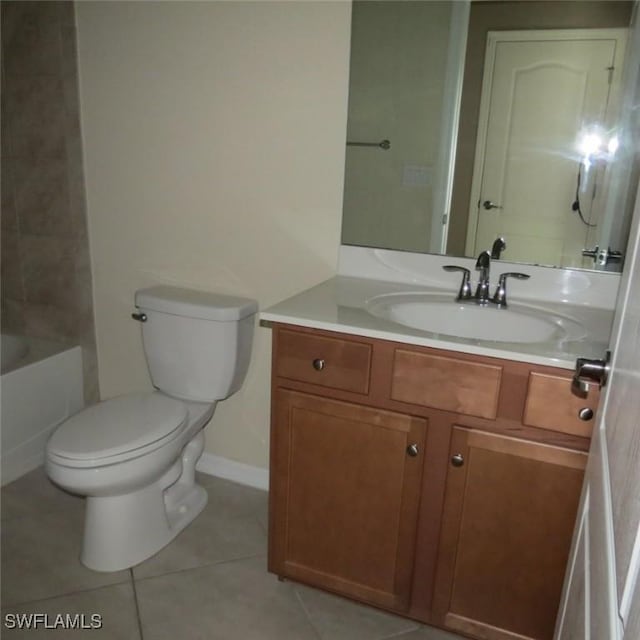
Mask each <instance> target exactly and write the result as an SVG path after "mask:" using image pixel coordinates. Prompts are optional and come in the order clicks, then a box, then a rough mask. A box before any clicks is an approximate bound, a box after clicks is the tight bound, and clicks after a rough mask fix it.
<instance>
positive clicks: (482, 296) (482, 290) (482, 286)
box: [475, 251, 491, 304]
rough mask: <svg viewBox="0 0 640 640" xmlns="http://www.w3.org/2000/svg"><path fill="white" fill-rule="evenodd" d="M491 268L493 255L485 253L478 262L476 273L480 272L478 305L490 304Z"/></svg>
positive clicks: (476, 296) (476, 298)
mask: <svg viewBox="0 0 640 640" xmlns="http://www.w3.org/2000/svg"><path fill="white" fill-rule="evenodd" d="M490 267H491V254H490V253H489V252H488V251H483V252H482V253H481V254H480V255H479V256H478V259H477V260H476V271H479V272H480V277H479V278H478V286H477V288H476V295H475V300H476V302H477V303H478V304H487V303H488V302H489V270H490Z"/></svg>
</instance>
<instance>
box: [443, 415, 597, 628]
mask: <svg viewBox="0 0 640 640" xmlns="http://www.w3.org/2000/svg"><path fill="white" fill-rule="evenodd" d="M449 456H450V465H449V470H448V472H447V482H446V494H445V500H444V509H443V513H442V530H441V531H442V535H441V544H440V550H439V554H438V568H437V578H436V587H435V595H434V602H433V610H434V615H435V616H436V618H437V619H438V621H439V622H440V623H441V624H442V625H443V626H446V627H447V628H449V629H455V630H457V631H461V632H463V633H467V634H469V635H475V636H477V637H480V638H500V639H502V638H504V639H505V640H506V639H507V638H509V639H513V640H516V639H517V638H551V637H552V636H553V630H554V625H555V617H556V610H557V607H558V603H559V601H560V593H561V590H562V583H563V580H564V569H565V565H566V563H567V558H568V554H569V544H570V541H571V536H572V534H573V526H574V521H575V518H576V513H577V508H578V498H579V495H580V489H581V486H582V477H583V473H584V469H585V466H586V458H587V454H586V453H584V452H582V451H574V450H571V449H566V448H562V447H556V446H552V445H547V444H541V443H538V442H527V441H526V440H520V439H516V438H510V437H507V436H503V435H499V434H495V433H486V432H483V431H480V430H477V429H468V428H466V427H459V426H455V427H453V430H452V435H451V447H450V449H449Z"/></svg>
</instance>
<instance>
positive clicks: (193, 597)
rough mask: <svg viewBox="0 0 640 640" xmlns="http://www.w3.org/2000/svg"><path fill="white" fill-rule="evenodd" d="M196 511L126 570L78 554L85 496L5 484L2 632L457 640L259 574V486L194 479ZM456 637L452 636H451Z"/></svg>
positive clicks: (131, 637) (26, 480)
mask: <svg viewBox="0 0 640 640" xmlns="http://www.w3.org/2000/svg"><path fill="white" fill-rule="evenodd" d="M200 482H201V483H202V484H203V486H205V487H206V488H207V491H208V492H209V503H208V505H207V507H206V509H205V510H204V512H203V513H202V514H201V515H200V516H199V517H198V518H197V519H196V520H195V521H194V522H193V523H192V524H191V525H190V526H189V527H188V528H187V529H186V530H185V531H183V532H182V533H181V534H180V535H179V536H178V537H177V538H176V539H175V540H174V541H173V542H172V543H171V544H170V545H169V546H167V547H166V548H165V549H163V550H162V551H161V552H160V553H158V554H157V555H155V556H154V557H153V558H150V559H149V560H147V561H146V562H143V563H142V564H140V565H138V566H136V567H134V568H133V569H132V570H128V571H118V572H114V573H96V572H93V571H90V570H88V569H86V568H85V567H83V566H82V565H81V564H80V561H79V560H78V554H79V549H80V540H81V532H82V523H83V510H84V505H83V500H82V499H81V498H77V497H74V496H71V495H68V494H66V493H64V492H63V491H60V490H58V489H57V488H56V487H54V486H53V485H52V484H51V483H50V482H49V481H48V479H47V478H46V476H45V474H44V472H43V470H42V469H36V470H35V471H33V472H31V473H29V474H27V475H26V476H23V477H22V478H20V479H19V480H16V481H15V482H13V483H11V484H9V485H7V486H5V487H3V489H2V493H1V497H2V527H1V528H2V574H1V577H2V626H1V627H0V635H1V636H2V637H3V638H31V637H33V636H35V635H37V636H38V637H42V635H43V633H44V634H46V637H47V638H51V639H52V640H53V639H55V638H64V639H67V638H73V639H75V638H78V639H80V638H84V637H87V638H93V639H95V640H99V639H100V638H105V639H106V638H109V639H114V640H116V639H117V640H120V639H122V640H164V639H180V640H200V639H202V640H205V639H206V640H254V639H256V640H262V639H266V640H290V639H291V640H307V639H308V640H382V639H383V638H397V639H398V640H458V637H457V636H454V635H452V634H448V633H444V632H442V631H438V630H435V629H431V628H429V627H424V626H422V625H418V624H416V623H414V622H412V621H411V620H405V619H403V618H398V617H396V616H392V615H388V614H385V613H382V612H380V611H377V610H375V609H372V608H369V607H365V606H362V605H358V604H355V603H353V602H350V601H348V600H345V599H342V598H337V597H335V596H331V595H328V594H326V593H323V592H320V591H316V590H314V589H309V588H307V587H303V586H301V585H297V584H294V583H292V582H279V581H278V580H277V578H276V577H275V576H273V575H271V574H269V573H267V571H266V550H267V494H266V493H265V492H263V491H258V490H257V489H251V488H248V487H244V486H241V485H238V484H234V483H232V482H227V481H225V480H220V479H218V478H214V477H212V476H207V475H202V474H201V475H200ZM15 613H45V614H49V616H50V617H49V620H53V619H55V618H54V616H55V615H56V614H59V613H62V614H68V613H71V614H74V613H84V614H86V616H87V617H86V621H87V622H89V621H90V617H89V616H90V614H92V613H97V614H100V615H101V617H102V628H100V629H98V630H92V629H87V630H80V629H76V630H72V631H70V630H63V629H54V630H43V629H42V628H41V629H38V630H35V631H34V630H32V631H25V630H19V629H17V628H14V629H9V628H7V625H6V624H5V623H6V622H7V621H8V620H11V618H7V617H6V614H15ZM460 640H461V639H460Z"/></svg>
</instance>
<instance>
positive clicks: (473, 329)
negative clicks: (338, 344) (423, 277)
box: [367, 293, 586, 343]
mask: <svg viewBox="0 0 640 640" xmlns="http://www.w3.org/2000/svg"><path fill="white" fill-rule="evenodd" d="M367 311H368V312H369V313H371V314H372V315H374V316H377V317H378V318H383V319H385V320H391V321H392V322H397V323H398V324H401V325H403V326H405V327H411V328H413V329H420V330H422V331H428V332H430V333H436V334H439V335H445V336H453V337H457V338H469V339H474V340H485V341H492V342H521V343H531V342H549V341H551V340H554V341H557V340H577V339H579V338H582V337H584V336H585V335H586V332H585V330H584V327H583V326H582V325H581V324H580V323H579V322H577V321H576V320H574V319H572V318H569V317H566V316H562V315H559V314H556V313H552V312H548V311H546V310H544V309H540V308H538V307H533V306H528V305H522V304H510V305H509V307H507V308H506V309H499V308H497V307H494V306H491V305H487V306H480V305H477V304H475V303H473V302H465V303H460V302H455V301H454V300H453V299H451V298H448V297H445V296H442V295H440V294H438V295H434V294H425V293H402V294H389V295H383V296H378V297H376V298H373V299H371V300H370V301H369V302H368V303H367Z"/></svg>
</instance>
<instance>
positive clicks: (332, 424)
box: [269, 389, 426, 611]
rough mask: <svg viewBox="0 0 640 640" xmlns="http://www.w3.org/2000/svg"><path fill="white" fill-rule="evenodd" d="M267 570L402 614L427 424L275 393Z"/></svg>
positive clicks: (406, 601)
mask: <svg viewBox="0 0 640 640" xmlns="http://www.w3.org/2000/svg"><path fill="white" fill-rule="evenodd" d="M274 418H275V422H274V425H272V430H274V432H273V433H272V438H273V439H272V447H273V449H272V456H273V458H272V467H271V468H272V477H271V492H272V498H271V499H272V502H271V523H270V548H269V556H270V557H269V568H270V570H271V571H273V572H275V573H277V574H279V575H281V576H286V577H290V578H293V579H296V580H300V581H302V582H307V583H309V584H312V585H315V586H318V587H324V588H326V589H329V590H332V591H335V592H337V593H341V594H344V595H348V596H351V597H354V598H357V599H359V600H363V601H366V602H369V603H372V604H376V605H379V606H383V607H387V608H391V609H395V610H397V611H406V610H407V609H408V605H409V597H410V589H411V577H412V567H413V555H414V545H415V531H416V525H417V517H418V504H419V497H420V482H421V477H422V460H423V447H424V441H425V431H426V421H425V420H423V419H420V418H413V417H411V416H405V415H400V414H396V413H391V412H389V411H381V410H378V409H372V408H369V407H363V406H359V405H354V404H349V403H345V402H339V401H335V400H330V399H326V398H320V397H316V396H311V395H307V394H303V393H297V392H293V391H287V390H282V389H279V390H278V391H277V392H276V410H275V414H274Z"/></svg>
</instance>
